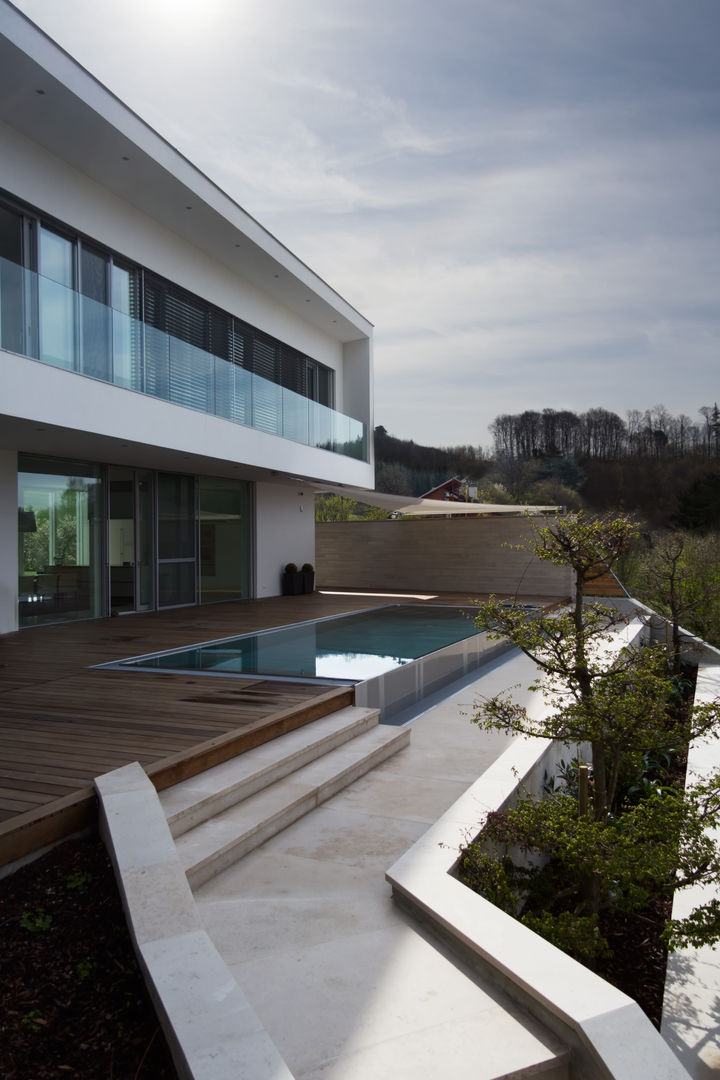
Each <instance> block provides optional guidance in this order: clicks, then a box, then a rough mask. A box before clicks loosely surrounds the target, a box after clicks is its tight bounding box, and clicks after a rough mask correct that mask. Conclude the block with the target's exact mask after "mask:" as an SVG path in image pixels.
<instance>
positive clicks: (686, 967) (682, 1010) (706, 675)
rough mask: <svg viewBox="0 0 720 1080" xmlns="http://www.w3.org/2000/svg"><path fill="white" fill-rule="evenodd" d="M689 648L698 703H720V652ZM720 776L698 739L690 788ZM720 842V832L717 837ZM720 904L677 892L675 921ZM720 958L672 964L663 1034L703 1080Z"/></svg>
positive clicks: (710, 948) (709, 1059) (716, 1066)
mask: <svg viewBox="0 0 720 1080" xmlns="http://www.w3.org/2000/svg"><path fill="white" fill-rule="evenodd" d="M685 642H686V644H687V646H688V648H690V649H693V650H694V651H698V652H699V654H700V655H699V664H698V677H697V686H696V688H695V701H696V703H697V704H698V705H700V704H710V703H712V702H716V701H718V700H719V699H720V651H718V650H717V649H714V648H712V646H710V645H707V644H705V642H699V641H698V639H697V638H691V637H690V636H689V635H686V636H685ZM719 771H720V741H718V740H717V739H713V738H711V737H707V738H703V739H698V740H697V742H695V743H693V744H692V745H691V747H690V750H689V753H688V779H687V783H688V787H690V786H692V785H693V784H694V783H697V782H698V781H702V780H706V779H708V778H709V777H710V776H712V775H713V774H717V773H718V772H719ZM713 839H714V840H715V843H716V844H718V843H720V833H717V832H716V833H715V834H713ZM714 899H720V892H719V890H718V888H717V886H711V885H692V886H691V887H690V888H688V889H683V890H682V891H678V892H676V893H675V898H674V901H673V910H672V914H673V918H674V919H680V918H685V917H686V916H687V915H689V914H690V913H691V911H693V909H694V908H696V907H699V906H700V905H701V904H704V903H706V902H707V901H709V900H714ZM718 999H720V958H719V956H718V946H717V945H703V946H701V947H700V948H690V947H688V948H684V949H678V950H676V951H675V952H673V953H671V954H670V957H669V959H668V970H667V979H666V982H665V998H664V1000H663V1017H662V1033H663V1036H664V1038H665V1039H666V1040H667V1041H668V1043H669V1044H670V1046H672V1048H673V1050H674V1051H675V1053H676V1054H677V1056H678V1057H679V1059H680V1060H681V1061H682V1063H683V1065H684V1066H685V1067H686V1069H687V1070H688V1072H689V1074H690V1075H691V1076H693V1077H697V1078H698V1080H705V1078H707V1077H710V1076H717V1075H718V1074H720V1030H719V1029H718Z"/></svg>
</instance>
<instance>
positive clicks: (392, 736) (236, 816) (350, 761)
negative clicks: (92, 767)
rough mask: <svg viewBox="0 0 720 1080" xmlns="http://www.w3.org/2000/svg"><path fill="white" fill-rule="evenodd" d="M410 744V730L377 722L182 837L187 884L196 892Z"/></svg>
mask: <svg viewBox="0 0 720 1080" xmlns="http://www.w3.org/2000/svg"><path fill="white" fill-rule="evenodd" d="M275 741H278V740H275ZM409 741H410V730H409V728H393V727H384V726H379V725H377V724H375V726H374V727H373V728H371V729H370V730H368V731H365V732H363V733H362V734H359V735H357V736H356V737H355V738H352V739H350V740H349V741H347V742H345V743H343V744H342V745H341V746H338V747H336V748H334V749H332V750H329V751H328V752H327V753H324V754H323V755H322V757H318V758H316V759H315V760H313V761H310V762H309V763H308V764H306V765H303V766H302V767H301V768H298V769H295V770H294V771H293V772H291V773H289V774H288V775H286V776H284V777H283V778H282V779H279V780H276V781H275V782H274V783H271V784H270V785H269V786H267V787H265V788H263V789H262V790H261V791H257V792H256V793H255V794H253V795H250V796H249V797H248V798H246V799H244V800H243V801H242V802H238V803H237V804H236V805H233V806H231V807H230V808H229V809H228V810H225V811H224V812H223V813H220V814H217V815H215V816H213V817H212V818H210V819H208V820H206V821H203V822H201V823H200V824H199V825H196V826H195V827H194V828H192V829H190V830H188V831H187V832H185V833H183V834H182V835H180V836H179V837H178V838H177V840H176V846H177V851H178V856H179V858H180V862H181V864H182V866H183V868H184V870H185V873H186V874H187V878H188V881H189V882H190V885H191V886H192V887H193V888H197V887H198V886H199V885H202V884H204V882H206V881H209V880H210V878H212V877H214V876H215V875H216V874H219V873H221V872H222V871H223V870H226V869H227V868H228V866H231V865H232V864H233V863H234V862H237V860H238V859H241V858H242V857H243V856H244V855H247V854H248V852H250V851H253V850H254V849H255V848H256V847H259V845H260V844H262V843H264V842H265V841H266V840H268V839H269V838H270V837H271V836H275V835H276V834H277V833H279V832H281V831H282V830H283V829H284V828H286V827H287V826H288V825H290V824H291V823H292V822H293V821H297V819H298V818H300V817H302V816H303V815H304V814H307V813H308V812H309V811H310V810H313V809H314V808H315V807H316V806H319V805H320V804H321V803H323V802H325V801H326V800H327V799H329V798H331V797H332V796H333V795H335V794H337V792H338V791H341V790H342V789H343V788H344V787H346V786H347V785H348V784H351V783H352V782H353V780H357V779H358V777H360V776H363V775H364V774H365V773H366V772H368V771H369V770H370V769H372V768H374V767H375V766H376V765H379V764H380V763H381V762H382V761H385V760H386V759H387V758H389V757H391V756H392V755H393V754H395V753H397V752H398V750H401V749H402V748H403V747H405V746H407V745H408V743H409ZM268 745H269V746H271V745H272V744H268ZM243 756H246V755H243Z"/></svg>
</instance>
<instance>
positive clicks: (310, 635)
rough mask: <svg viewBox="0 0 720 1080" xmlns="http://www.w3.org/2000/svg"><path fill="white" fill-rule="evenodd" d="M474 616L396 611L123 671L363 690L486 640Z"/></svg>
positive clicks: (428, 608) (189, 652)
mask: <svg viewBox="0 0 720 1080" xmlns="http://www.w3.org/2000/svg"><path fill="white" fill-rule="evenodd" d="M475 615H476V612H475V609H474V608H452V607H441V606H439V605H435V604H424V605H423V604H392V605H388V606H387V607H382V608H374V609H372V610H369V611H361V612H354V613H352V614H350V615H335V616H332V617H330V618H327V619H319V620H314V621H312V622H305V623H296V624H294V625H292V626H286V627H282V628H280V629H277V630H263V631H262V632H260V633H256V634H244V635H243V636H242V637H236V638H225V639H224V640H222V641H214V642H208V643H206V644H203V645H197V646H195V647H193V648H191V649H181V650H175V651H173V652H167V653H160V654H156V655H153V656H140V657H135V658H133V659H130V660H123V661H121V663H120V666H122V667H133V668H151V669H155V670H161V671H193V672H198V671H203V672H206V673H208V674H211V673H213V672H215V673H217V674H218V675H221V674H222V675H266V676H276V677H283V678H310V679H321V680H324V679H327V680H329V681H332V682H362V681H364V680H366V679H372V678H374V677H376V676H378V675H382V674H384V673H385V672H388V671H392V670H394V669H396V668H399V667H402V666H403V665H405V664H409V663H411V662H412V661H414V660H417V659H418V658H419V657H422V656H427V655H428V654H429V653H433V652H437V651H438V650H439V649H444V648H445V647H446V646H448V645H452V644H454V643H455V642H458V641H462V640H464V639H465V638H470V637H474V636H475V635H477V634H480V633H482V630H481V629H480V628H478V627H477V626H476V625H475V623H474V621H473V620H474V618H475Z"/></svg>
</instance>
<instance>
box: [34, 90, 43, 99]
mask: <svg viewBox="0 0 720 1080" xmlns="http://www.w3.org/2000/svg"><path fill="white" fill-rule="evenodd" d="M35 93H36V94H39V95H40V97H42V96H43V94H44V93H45V91H44V90H36V91H35Z"/></svg>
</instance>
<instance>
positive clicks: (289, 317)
mask: <svg viewBox="0 0 720 1080" xmlns="http://www.w3.org/2000/svg"><path fill="white" fill-rule="evenodd" d="M372 430H373V416H372V326H371V324H370V323H369V322H368V321H367V320H366V319H365V318H363V317H362V316H361V315H360V314H359V313H358V312H357V311H356V310H355V309H354V308H353V307H352V306H351V305H350V304H348V303H347V302H346V301H345V300H343V299H342V297H340V296H339V295H338V294H337V293H336V292H334V290H333V289H332V288H331V287H330V286H329V285H327V284H326V283H325V282H324V281H323V280H321V279H320V278H319V277H318V276H317V275H316V274H314V273H313V272H312V271H311V270H310V269H309V268H308V267H307V266H305V265H304V264H303V263H302V262H301V261H300V260H299V259H298V258H296V257H295V256H294V255H293V254H292V253H291V252H290V251H288V250H287V248H285V247H284V246H283V245H282V243H280V242H279V241H278V240H276V239H275V238H274V237H273V236H272V235H270V234H269V233H268V232H267V231H266V230H265V229H263V228H262V226H261V225H259V224H258V222H257V221H255V220H254V219H253V218H252V217H251V216H249V215H248V214H247V213H246V212H245V211H244V210H243V209H242V208H241V207H240V206H238V205H237V203H235V202H234V201H233V200H232V198H230V197H229V196H228V195H226V194H225V193H224V192H223V191H221V190H220V189H219V188H218V187H217V186H216V185H215V184H214V183H213V182H212V181H211V180H210V179H208V177H206V176H205V175H204V174H203V173H201V172H200V171H199V170H198V169H197V168H195V167H194V166H193V165H192V164H191V163H190V162H189V161H188V160H187V159H186V158H185V157H183V156H182V155H181V154H180V153H178V152H177V151H176V150H175V149H173V147H172V146H170V145H169V144H168V143H167V142H166V141H165V140H164V139H163V138H162V137H161V136H160V135H158V134H157V133H156V132H155V131H153V130H152V129H151V128H150V127H148V125H147V124H145V123H144V122H143V121H142V120H141V119H140V118H139V117H138V116H136V115H135V114H134V113H133V112H132V111H131V110H130V109H128V108H127V107H126V106H125V105H124V104H123V103H122V102H121V101H119V100H118V98H117V97H115V96H114V95H113V94H112V93H111V92H110V91H109V90H107V89H106V88H105V87H104V86H102V85H101V84H100V83H99V82H98V81H97V80H96V79H94V78H93V76H92V75H90V74H89V73H88V72H87V71H86V70H84V69H83V68H82V67H81V66H80V65H78V64H77V63H76V62H75V61H74V60H73V59H72V58H71V57H70V56H69V55H68V54H67V53H65V52H64V51H63V50H62V49H61V48H59V47H58V46H57V45H56V44H55V43H54V42H53V41H52V40H50V39H49V38H48V37H47V36H46V35H45V34H44V33H43V32H42V31H41V30H39V29H38V28H37V27H36V26H35V25H34V24H33V23H31V22H30V21H29V20H28V19H27V18H26V17H25V16H24V15H23V14H21V13H20V12H19V11H18V10H17V9H16V8H14V7H13V6H12V5H11V4H9V3H8V2H7V0H0V632H2V633H6V632H8V631H12V630H14V629H16V628H18V627H24V626H28V625H34V624H38V623H45V622H58V621H61V620H65V619H78V618H88V617H94V616H102V615H109V614H112V613H118V614H122V613H125V612H132V611H139V610H152V609H155V608H168V607H173V606H180V605H186V604H197V603H208V602H212V601H221V600H225V599H231V598H239V597H253V596H255V597H263V596H272V595H274V594H277V593H278V592H279V591H280V571H281V568H282V566H283V565H284V564H285V563H287V562H296V563H302V562H304V561H308V562H313V561H314V521H313V497H312V491H311V487H310V485H311V484H314V485H318V484H319V485H325V484H327V485H338V484H342V485H345V484H347V485H351V486H354V487H360V488H371V487H372V486H373V481H374V464H373V447H372Z"/></svg>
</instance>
